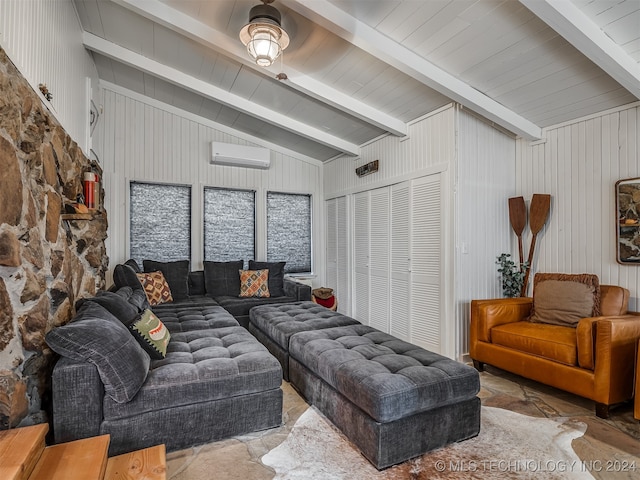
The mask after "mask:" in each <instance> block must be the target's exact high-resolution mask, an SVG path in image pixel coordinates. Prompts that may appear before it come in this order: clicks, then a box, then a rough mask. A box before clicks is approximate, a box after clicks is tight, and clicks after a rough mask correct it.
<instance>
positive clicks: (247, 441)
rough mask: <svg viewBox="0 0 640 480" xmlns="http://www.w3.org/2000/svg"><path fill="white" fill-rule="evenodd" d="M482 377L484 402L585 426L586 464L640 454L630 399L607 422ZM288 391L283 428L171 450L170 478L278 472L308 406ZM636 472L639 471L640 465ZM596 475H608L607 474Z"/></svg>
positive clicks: (554, 397) (511, 379) (201, 479)
mask: <svg viewBox="0 0 640 480" xmlns="http://www.w3.org/2000/svg"><path fill="white" fill-rule="evenodd" d="M480 381H481V385H482V388H481V391H480V394H479V396H480V398H481V400H482V404H483V405H484V406H489V407H498V408H503V409H507V410H511V411H514V412H517V413H521V414H525V415H528V416H532V417H546V418H554V417H569V418H571V419H572V420H575V421H579V422H583V423H584V424H586V425H587V430H586V432H585V434H584V435H583V436H582V437H581V438H579V439H577V440H575V441H574V443H573V445H572V446H573V448H574V450H575V452H576V454H577V455H578V456H579V457H580V459H581V460H583V461H584V462H588V461H589V460H590V459H591V460H597V459H601V458H603V455H606V457H604V458H612V459H614V458H616V454H617V453H620V452H622V453H627V454H631V455H635V456H638V457H640V421H638V420H635V419H634V418H633V405H632V404H631V403H627V404H623V405H621V406H618V407H617V408H615V409H612V411H611V416H610V418H609V419H607V420H603V419H600V418H597V417H596V416H595V414H594V405H593V402H591V401H590V400H586V399H583V398H581V397H577V396H575V395H572V394H569V393H566V392H563V391H561V390H557V389H554V388H551V387H547V386H546V385H542V384H539V383H536V382H533V381H530V380H527V379H524V378H522V377H518V376H516V375H512V374H509V373H507V372H504V371H502V370H498V369H495V368H492V367H490V366H487V367H486V371H485V372H482V373H481V374H480ZM283 391H284V412H283V420H284V425H283V426H282V427H279V428H275V429H271V430H267V431H264V432H257V433H254V434H249V435H243V436H239V437H234V438H231V439H228V440H223V441H220V442H215V443H211V444H207V445H203V446H199V447H194V448H190V449H186V450H181V451H179V452H172V453H169V454H168V455H167V469H168V470H167V479H169V480H211V479H214V478H215V479H221V480H271V479H272V478H273V477H274V475H275V472H274V471H273V470H272V469H271V468H269V467H267V466H265V465H263V464H262V463H261V461H260V459H261V458H262V456H263V455H265V454H266V453H267V452H269V451H270V450H272V449H273V448H275V447H276V446H278V445H279V444H280V443H281V442H283V441H284V440H285V439H286V438H287V436H288V435H289V433H290V431H291V429H292V427H293V425H294V424H295V423H296V421H297V420H298V418H299V417H300V416H301V415H302V414H303V413H304V412H305V410H306V409H307V408H308V405H307V403H306V402H305V401H304V400H303V399H302V398H301V397H300V396H299V395H298V394H297V393H296V391H295V390H294V389H293V388H292V387H291V385H290V384H288V383H286V382H283ZM636 472H640V465H637V470H636ZM638 475H639V476H640V474H638ZM594 477H596V478H608V477H607V475H606V474H604V472H603V474H602V475H599V474H598V475H594ZM629 478H633V476H631V477H629Z"/></svg>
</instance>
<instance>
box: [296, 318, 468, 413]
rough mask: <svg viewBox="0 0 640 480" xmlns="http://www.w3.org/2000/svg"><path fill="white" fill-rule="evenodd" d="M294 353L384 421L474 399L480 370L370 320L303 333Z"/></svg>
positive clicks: (299, 334) (349, 397) (298, 338)
mask: <svg viewBox="0 0 640 480" xmlns="http://www.w3.org/2000/svg"><path fill="white" fill-rule="evenodd" d="M289 354H290V355H291V358H293V359H295V360H296V361H298V362H299V363H301V364H302V365H304V366H305V367H306V368H307V369H308V370H309V371H311V373H313V374H314V375H315V376H317V377H318V378H320V379H321V380H323V381H324V382H325V383H327V384H328V385H329V386H331V387H332V388H333V389H334V390H336V391H338V392H339V393H341V394H342V395H343V396H344V397H346V398H348V399H349V400H350V401H351V402H353V403H354V404H355V405H357V406H358V407H360V409H362V410H364V411H365V412H366V413H367V414H369V416H371V417H372V418H373V419H375V420H376V421H378V422H381V423H385V422H391V421H394V420H398V419H401V418H405V417H408V416H410V415H414V414H417V413H420V412H424V411H427V410H432V409H435V408H438V407H441V406H445V405H451V404H455V403H458V402H461V401H464V400H468V399H471V398H473V397H475V395H476V394H477V393H478V391H479V390H480V378H479V376H478V372H477V371H476V370H475V369H474V368H473V367H470V366H468V365H465V364H463V363H460V362H457V361H455V360H451V359H450V358H446V357H444V356H442V355H438V354H437V353H433V352H429V351H428V350H425V349H423V348H420V347H418V346H416V345H412V344H410V343H407V342H404V341H402V340H399V339H397V338H395V337H393V336H391V335H389V334H386V333H383V332H381V331H379V330H376V329H375V328H372V327H369V326H367V325H348V326H345V327H336V328H326V329H323V330H316V331H309V332H300V333H296V334H295V335H293V336H292V337H291V339H290V341H289Z"/></svg>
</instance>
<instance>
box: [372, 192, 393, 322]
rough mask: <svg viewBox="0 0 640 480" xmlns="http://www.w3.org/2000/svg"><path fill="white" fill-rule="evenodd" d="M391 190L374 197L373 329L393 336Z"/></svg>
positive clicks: (376, 193)
mask: <svg viewBox="0 0 640 480" xmlns="http://www.w3.org/2000/svg"><path fill="white" fill-rule="evenodd" d="M390 190H391V189H390V188H389V187H384V188H378V189H375V190H372V191H371V194H370V202H369V204H370V212H369V225H370V235H369V236H370V239H369V248H370V252H369V288H370V292H369V325H371V326H372V327H373V328H377V329H378V330H382V331H383V332H385V333H388V332H389V257H390V255H389V209H390V206H389V202H390V195H389V192H390Z"/></svg>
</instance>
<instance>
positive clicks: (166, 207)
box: [129, 182, 191, 265]
mask: <svg viewBox="0 0 640 480" xmlns="http://www.w3.org/2000/svg"><path fill="white" fill-rule="evenodd" d="M129 203H130V215H129V218H130V228H129V255H130V257H131V258H133V259H135V260H136V262H138V263H139V264H140V265H142V261H143V260H145V259H147V260H156V261H160V262H170V261H175V260H185V259H189V260H191V187H190V186H186V185H163V184H156V183H138V182H131V185H130V202H129Z"/></svg>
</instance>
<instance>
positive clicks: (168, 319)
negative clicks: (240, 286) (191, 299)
mask: <svg viewBox="0 0 640 480" xmlns="http://www.w3.org/2000/svg"><path fill="white" fill-rule="evenodd" d="M204 298H208V297H203V300H204ZM210 300H211V302H214V301H213V299H210ZM152 310H153V313H155V314H156V315H157V317H158V318H159V319H160V320H162V323H164V325H165V326H166V327H167V329H169V332H171V334H172V335H173V334H174V333H179V332H189V331H193V330H210V329H213V328H226V327H237V326H238V322H237V321H236V319H235V318H233V316H232V315H231V314H230V313H229V312H227V311H226V310H225V309H224V308H222V307H221V306H219V305H218V304H217V303H215V302H214V304H213V305H206V304H201V305H197V304H195V303H194V304H192V305H185V303H184V301H183V302H180V303H178V304H176V303H167V304H163V305H158V306H155V307H153V308H152Z"/></svg>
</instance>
